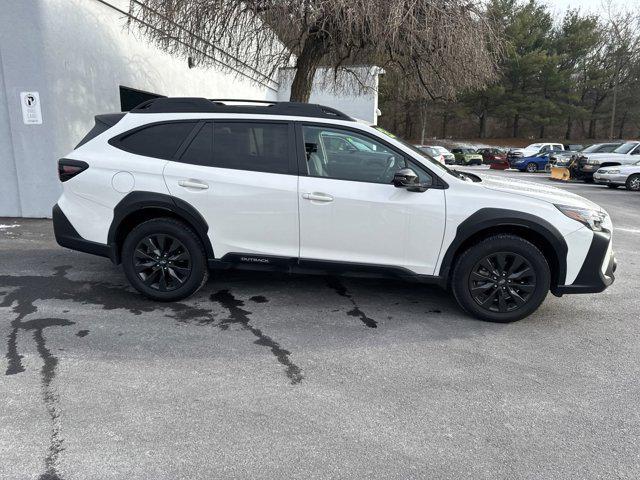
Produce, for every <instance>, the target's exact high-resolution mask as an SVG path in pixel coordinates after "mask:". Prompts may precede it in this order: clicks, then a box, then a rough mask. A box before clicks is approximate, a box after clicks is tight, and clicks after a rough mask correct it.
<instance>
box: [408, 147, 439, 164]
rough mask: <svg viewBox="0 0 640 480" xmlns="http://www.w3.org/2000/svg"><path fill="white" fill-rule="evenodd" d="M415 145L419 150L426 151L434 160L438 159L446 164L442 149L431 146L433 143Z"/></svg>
mask: <svg viewBox="0 0 640 480" xmlns="http://www.w3.org/2000/svg"><path fill="white" fill-rule="evenodd" d="M415 147H416V148H417V149H418V150H420V151H423V152H424V153H426V154H427V155H429V156H430V157H431V158H433V159H434V160H437V161H438V162H440V163H441V164H443V165H445V164H446V162H445V159H444V155H442V154H441V153H440V151H439V150H438V149H437V148H436V147H434V146H431V145H415Z"/></svg>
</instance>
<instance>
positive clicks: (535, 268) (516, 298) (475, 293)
mask: <svg viewBox="0 0 640 480" xmlns="http://www.w3.org/2000/svg"><path fill="white" fill-rule="evenodd" d="M550 282H551V273H550V269H549V265H548V263H547V261H546V259H545V257H544V255H543V254H542V252H541V251H540V250H539V249H538V248H537V247H536V246H535V245H534V244H532V243H531V242H529V241H527V240H525V239H523V238H521V237H518V236H515V235H495V236H492V237H489V238H487V239H485V240H483V241H481V242H480V243H477V244H476V245H473V246H471V247H470V248H468V249H467V250H466V251H465V252H464V253H462V255H461V256H460V257H459V259H458V261H457V262H456V264H455V267H454V270H453V276H452V281H451V287H452V290H453V294H454V297H455V299H456V301H457V302H458V304H459V305H460V306H461V307H462V308H463V309H464V310H465V311H467V312H468V313H470V314H471V315H473V316H475V317H477V318H479V319H481V320H486V321H490V322H500V323H506V322H514V321H516V320H520V319H522V318H524V317H526V316H528V315H530V314H531V313H533V312H534V311H535V310H536V309H537V308H538V307H539V306H540V304H541V303H542V302H543V301H544V299H545V298H546V296H547V292H548V291H549V286H550Z"/></svg>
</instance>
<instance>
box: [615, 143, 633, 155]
mask: <svg viewBox="0 0 640 480" xmlns="http://www.w3.org/2000/svg"><path fill="white" fill-rule="evenodd" d="M636 145H638V142H627V143H623V144H622V145H620V146H619V147H618V148H616V149H615V150H614V151H613V153H629V152H630V151H631V150H633V149H634V148H635V146H636Z"/></svg>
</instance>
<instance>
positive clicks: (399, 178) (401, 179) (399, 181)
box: [393, 168, 429, 192]
mask: <svg viewBox="0 0 640 480" xmlns="http://www.w3.org/2000/svg"><path fill="white" fill-rule="evenodd" d="M393 186H394V187H396V188H406V189H407V190H408V191H410V192H424V191H426V190H427V188H429V187H428V186H427V185H425V184H422V183H420V178H419V177H418V174H417V173H416V172H414V171H413V170H412V169H411V168H402V169H400V170H398V171H397V172H396V173H395V175H394V176H393Z"/></svg>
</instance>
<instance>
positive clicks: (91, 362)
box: [0, 172, 640, 480]
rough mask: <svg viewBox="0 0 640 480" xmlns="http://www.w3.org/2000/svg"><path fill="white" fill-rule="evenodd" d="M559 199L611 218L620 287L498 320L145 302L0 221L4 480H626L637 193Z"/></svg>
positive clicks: (379, 295)
mask: <svg viewBox="0 0 640 480" xmlns="http://www.w3.org/2000/svg"><path fill="white" fill-rule="evenodd" d="M496 174H497V175H506V176H515V177H517V178H527V179H529V180H534V181H539V182H543V183H548V182H549V181H548V180H547V179H546V178H545V176H544V175H530V174H519V173H514V172H497V173H496ZM561 186H562V188H566V189H568V190H570V191H573V192H575V193H579V194H581V195H584V196H586V197H587V198H590V199H592V200H594V201H596V202H598V203H600V204H601V205H602V206H603V207H605V208H606V209H607V210H608V211H609V213H610V214H611V215H612V217H613V221H614V224H615V225H616V227H617V231H616V232H615V241H614V242H615V249H616V252H617V257H618V261H619V269H618V272H617V276H618V279H617V281H616V283H615V284H614V285H613V286H612V287H611V288H610V289H609V290H607V291H606V292H604V293H602V294H599V295H585V296H566V297H563V298H555V297H552V296H549V297H548V298H547V300H546V301H545V303H544V304H543V305H542V307H541V308H540V310H539V311H538V312H537V313H536V314H534V315H533V316H531V317H529V318H527V319H525V320H523V321H520V322H517V323H514V324H510V325H497V324H490V323H484V322H479V321H476V320H474V319H471V318H469V317H467V316H465V315H464V314H463V313H462V312H461V311H460V310H459V309H458V307H457V306H456V305H455V303H454V302H453V300H452V299H451V298H450V297H449V296H448V294H447V293H446V292H443V291H441V290H439V289H438V288H435V287H429V286H422V285H415V284H409V283H402V282H397V281H383V280H364V279H346V278H328V277H321V276H286V275H277V274H263V273H240V272H236V273H224V274H223V275H214V276H213V278H212V279H211V280H210V281H209V283H208V284H207V285H206V286H205V287H204V288H203V289H202V290H201V291H200V292H199V293H198V294H197V295H196V296H194V297H193V298H190V299H187V300H185V301H182V302H178V303H172V304H156V303H153V302H151V301H148V300H146V299H144V298H143V297H141V296H139V295H138V294H136V293H134V292H133V291H132V290H131V289H130V288H129V287H128V285H127V283H126V280H125V278H124V275H123V274H122V272H121V270H120V269H119V268H118V267H115V266H113V265H111V264H110V263H109V262H108V261H107V260H105V259H101V258H97V257H92V256H89V255H85V254H82V253H78V252H72V251H69V250H65V249H62V248H60V247H58V246H57V245H56V244H55V241H54V239H53V235H52V228H51V223H50V221H48V220H25V219H0V349H1V350H2V358H1V360H0V392H1V397H0V398H1V399H2V403H1V405H0V423H1V425H2V429H1V433H0V478H2V479H11V480H13V479H49V480H54V479H64V480H71V479H87V478H92V479H103V478H104V479H122V478H127V479H192V478H216V479H232V478H233V479H235V478H264V479H274V478H286V479H291V478H300V479H312V478H317V479H330V478H340V479H343V478H367V479H374V478H375V479H378V478H379V479H393V478H397V479H407V478H451V479H458V478H470V479H479V478H487V479H489V478H505V479H506V478H509V479H512V478H611V477H614V478H638V477H639V476H640V448H639V447H640V446H639V438H640V409H638V407H637V405H638V398H640V387H639V386H638V385H639V382H638V378H639V373H640V361H639V360H640V336H639V333H638V332H639V328H638V318H639V316H638V313H637V312H638V311H639V307H640V300H639V297H638V295H637V288H638V286H639V285H640V273H639V272H638V265H639V253H640V221H638V220H639V219H640V195H639V194H635V193H631V192H626V191H622V190H610V189H607V188H604V187H599V186H594V185H582V184H563V185H561Z"/></svg>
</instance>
